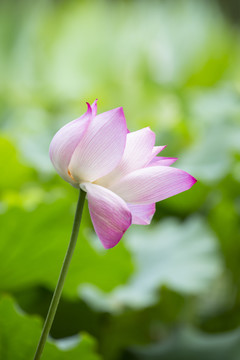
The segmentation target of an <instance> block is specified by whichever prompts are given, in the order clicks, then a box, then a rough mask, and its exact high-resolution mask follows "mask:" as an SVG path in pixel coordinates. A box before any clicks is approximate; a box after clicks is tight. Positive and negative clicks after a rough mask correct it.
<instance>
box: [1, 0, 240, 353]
mask: <svg viewBox="0 0 240 360" xmlns="http://www.w3.org/2000/svg"><path fill="white" fill-rule="evenodd" d="M239 13H240V6H239V4H238V2H237V1H219V2H215V1H194V0H193V1H182V0H180V1H178V0H176V1H171V0H170V1H152V0H148V1H147V0H146V1H74V0H69V1H56V0H55V1H53V0H52V1H44V0H43V1H36V2H35V1H1V3H0V74H1V79H0V126H1V128H0V129H1V133H0V149H1V159H2V160H1V161H2V166H1V175H0V194H1V202H0V231H1V236H0V359H1V360H27V359H32V357H33V354H34V351H35V348H36V345H37V341H38V338H39V336H40V332H41V326H42V322H43V319H44V317H45V315H46V312H47V309H48V306H49V302H50V299H51V296H52V292H53V290H54V287H55V284H56V281H57V278H58V274H59V271H60V267H61V264H62V261H63V258H64V255H65V251H66V247H67V244H68V240H69V236H70V231H71V227H72V222H73V216H74V210H75V205H76V200H77V191H76V189H73V188H72V187H71V186H70V185H69V184H67V183H65V182H64V181H63V180H62V179H61V178H60V177H59V176H58V175H57V174H56V173H55V171H54V169H53V167H52V165H51V163H50V160H49V157H48V147H49V143H50V141H51V138H52V136H53V135H54V133H55V132H56V131H57V130H58V129H59V128H60V127H61V126H62V125H63V124H65V123H67V122H69V121H71V120H72V119H75V118H77V117H79V115H81V114H82V113H83V112H85V110H86V105H85V102H86V101H89V102H93V101H94V100H95V98H98V99H99V112H103V111H106V110H109V109H112V108H114V107H117V106H123V108H124V112H125V116H126V118H127V123H128V127H129V129H130V130H131V131H135V130H137V129H139V128H141V127H144V126H150V127H151V128H152V130H153V131H154V132H155V133H156V136H157V144H158V145H165V144H167V145H168V147H167V148H166V149H165V150H164V153H163V156H173V157H175V156H178V157H179V160H178V162H177V163H176V167H179V168H182V169H184V170H186V171H189V172H190V173H191V174H192V175H193V176H195V177H196V178H197V179H198V182H197V184H196V185H195V186H194V187H193V188H192V189H191V190H190V191H187V192H185V193H182V194H180V195H178V196H175V197H173V198H170V199H167V200H165V201H162V202H161V203H159V204H158V205H157V212H156V214H155V216H154V219H153V222H152V224H151V225H150V226H148V227H143V226H132V227H131V229H129V231H128V232H127V233H126V235H125V236H124V238H123V240H122V241H121V242H120V243H119V245H118V246H116V247H115V248H113V249H112V250H108V251H106V250H104V249H103V248H102V246H101V244H100V242H99V240H98V239H97V238H96V235H95V234H94V231H93V228H92V225H91V221H90V218H89V214H88V209H87V206H86V207H85V212H84V222H83V223H82V227H81V232H80V237H79V242H78V245H77V249H76V252H75V254H74V258H73V261H72V264H71V268H70V271H69V274H68V277H67V280H66V284H65V288H64V293H63V297H62V300H61V302H60V306H59V310H58V312H57V316H56V320H55V322H54V325H53V328H52V331H51V341H50V342H49V343H48V344H47V347H46V350H45V352H44V356H43V359H48V360H52V359H53V360H54V359H58V360H61V359H71V360H75V359H84V360H100V359H106V360H122V359H124V360H125V359H126V360H127V359H129V360H142V359H143V360H145V359H146V360H148V359H150V360H151V359H152V360H153V359H156V360H157V359H160V360H161V359H163V360H178V359H182V360H193V359H194V360H195V359H196V360H200V359H201V360H202V359H203V358H204V359H205V360H215V359H216V360H226V359H228V360H237V359H239V358H240V221H239V216H240V190H239V189H240V97H239V95H240V66H239V64H240V30H239V26H238V22H239V18H240V16H239Z"/></svg>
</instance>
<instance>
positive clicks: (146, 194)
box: [50, 100, 196, 249]
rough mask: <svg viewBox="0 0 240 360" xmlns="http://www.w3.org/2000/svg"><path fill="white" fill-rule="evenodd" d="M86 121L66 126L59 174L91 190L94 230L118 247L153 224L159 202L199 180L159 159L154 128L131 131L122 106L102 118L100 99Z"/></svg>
mask: <svg viewBox="0 0 240 360" xmlns="http://www.w3.org/2000/svg"><path fill="white" fill-rule="evenodd" d="M87 107H88V109H87V112H86V113H85V114H84V115H82V116H81V117H80V118H78V119H76V120H74V121H72V122H70V123H68V124H67V125H65V126H64V127H62V128H61V129H60V130H59V131H58V132H57V133H56V135H55V136H54V137H53V139H52V142H51V144H50V158H51V161H52V163H53V165H54V167H55V169H56V171H57V172H58V173H59V175H60V176H61V177H62V178H63V179H64V180H66V181H67V182H69V183H70V184H71V185H73V186H74V187H76V188H79V187H80V188H81V189H82V190H84V191H86V192H87V198H88V207H89V211H90V215H91V219H92V222H93V226H94V229H95V231H96V233H97V235H98V237H99V239H100V241H101V242H102V244H103V246H104V248H106V249H109V248H112V247H114V246H115V245H116V244H117V243H118V242H119V241H120V239H121V238H122V236H123V234H124V233H125V231H126V230H127V229H128V228H129V226H130V225H131V224H141V225H147V224H150V222H151V219H152V217H153V214H154V212H155V203H156V202H157V201H161V200H164V199H166V198H168V197H170V196H173V195H176V194H178V193H180V192H182V191H185V190H188V189H189V188H191V186H192V185H193V184H194V183H195V182H196V179H194V178H193V177H192V176H191V175H189V174H188V173H187V172H185V171H183V170H179V169H176V168H173V167H170V165H172V164H173V163H174V162H175V161H176V160H177V159H176V158H168V157H160V156H159V157H158V156H157V155H158V154H159V153H160V152H161V151H162V150H163V149H164V148H165V146H154V144H155V134H154V132H152V131H151V129H150V128H149V127H146V128H144V129H141V130H138V131H134V132H129V131H128V129H127V125H126V120H125V116H124V113H123V109H122V108H121V107H119V108H116V109H113V110H110V111H107V112H104V113H102V114H99V115H97V100H96V101H95V102H94V103H93V105H92V106H90V105H89V104H88V103H87Z"/></svg>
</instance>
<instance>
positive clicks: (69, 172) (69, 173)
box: [68, 169, 76, 181]
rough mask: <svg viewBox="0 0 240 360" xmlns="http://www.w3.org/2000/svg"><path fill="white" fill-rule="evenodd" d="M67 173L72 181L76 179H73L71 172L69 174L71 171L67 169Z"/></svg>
mask: <svg viewBox="0 0 240 360" xmlns="http://www.w3.org/2000/svg"><path fill="white" fill-rule="evenodd" d="M68 175H69V176H70V178H71V179H72V180H73V181H76V180H75V179H74V177H73V176H72V174H71V171H70V170H69V169H68Z"/></svg>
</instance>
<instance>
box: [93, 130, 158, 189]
mask: <svg viewBox="0 0 240 360" xmlns="http://www.w3.org/2000/svg"><path fill="white" fill-rule="evenodd" d="M154 143H155V134H154V132H152V131H151V129H150V128H149V127H147V128H144V129H141V130H138V131H134V132H131V133H128V134H127V141H126V147H125V150H124V153H123V157H122V159H121V161H120V163H119V164H118V166H117V167H116V168H115V169H114V170H113V171H112V172H111V173H109V174H107V175H106V176H104V177H102V178H100V179H98V180H97V181H96V183H97V184H100V185H103V186H109V185H110V184H113V183H114V181H116V180H119V179H120V178H122V177H123V176H124V175H126V174H128V173H130V172H132V171H134V170H137V169H140V168H142V167H144V166H145V165H146V164H147V163H148V162H149V161H150V160H151V159H152V150H153V146H154Z"/></svg>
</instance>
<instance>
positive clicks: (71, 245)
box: [34, 189, 86, 360]
mask: <svg viewBox="0 0 240 360" xmlns="http://www.w3.org/2000/svg"><path fill="white" fill-rule="evenodd" d="M85 197H86V193H85V192H84V191H82V190H81V189H80V192H79V198H78V203H77V209H76V213H75V218H74V223H73V228H72V235H71V238H70V242H69V245H68V249H67V253H66V255H65V259H64V262H63V265H62V269H61V273H60V275H59V279H58V283H57V286H56V289H55V291H54V294H53V298H52V301H51V304H50V307H49V310H48V314H47V317H46V320H45V323H44V326H43V330H42V334H41V337H40V340H39V343H38V347H37V350H36V353H35V356H34V360H39V359H40V357H41V354H42V352H43V349H44V346H45V343H46V340H47V337H48V334H49V331H50V329H51V326H52V323H53V320H54V317H55V314H56V311H57V307H58V303H59V300H60V297H61V294H62V289H63V285H64V281H65V278H66V275H67V272H68V268H69V265H70V262H71V259H72V256H73V252H74V249H75V246H76V243H77V237H78V232H79V227H80V223H81V219H82V212H83V206H84V200H85Z"/></svg>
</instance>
